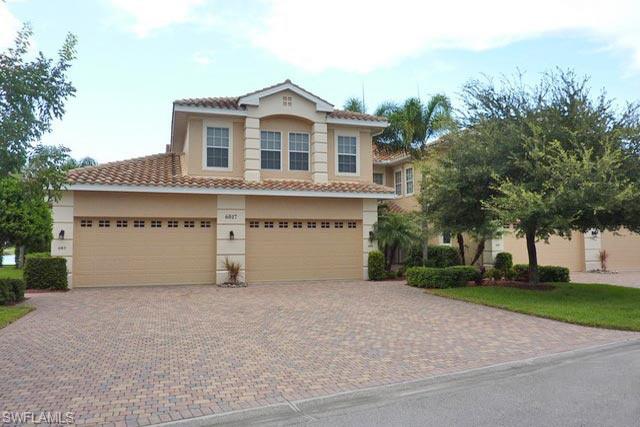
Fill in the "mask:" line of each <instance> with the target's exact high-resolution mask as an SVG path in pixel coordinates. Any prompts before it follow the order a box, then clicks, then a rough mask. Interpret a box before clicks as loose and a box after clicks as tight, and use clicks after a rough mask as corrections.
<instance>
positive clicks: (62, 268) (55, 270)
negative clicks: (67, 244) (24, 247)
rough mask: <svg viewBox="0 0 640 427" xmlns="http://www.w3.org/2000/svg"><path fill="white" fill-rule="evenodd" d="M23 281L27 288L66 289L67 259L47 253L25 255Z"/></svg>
mask: <svg viewBox="0 0 640 427" xmlns="http://www.w3.org/2000/svg"><path fill="white" fill-rule="evenodd" d="M24 282H25V284H26V286H27V289H67V286H68V284H67V260H66V259H64V258H62V257H52V256H50V255H49V254H47V253H34V254H29V255H27V257H26V261H25V266H24Z"/></svg>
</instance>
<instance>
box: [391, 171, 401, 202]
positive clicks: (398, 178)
mask: <svg viewBox="0 0 640 427" xmlns="http://www.w3.org/2000/svg"><path fill="white" fill-rule="evenodd" d="M393 177H394V184H395V186H396V194H397V195H398V196H401V195H402V171H396V172H395V173H394V174H393Z"/></svg>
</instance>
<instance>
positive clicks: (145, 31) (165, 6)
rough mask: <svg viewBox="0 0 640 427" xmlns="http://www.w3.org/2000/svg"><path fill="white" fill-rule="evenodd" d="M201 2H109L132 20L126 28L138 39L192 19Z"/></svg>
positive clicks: (191, 0)
mask: <svg viewBox="0 0 640 427" xmlns="http://www.w3.org/2000/svg"><path fill="white" fill-rule="evenodd" d="M202 2H203V0H178V1H158V0H111V3H112V4H113V6H115V7H116V8H117V9H118V10H120V11H122V12H124V13H125V14H126V15H128V17H129V18H131V19H132V21H133V22H130V23H128V25H127V26H128V28H129V29H130V30H131V31H132V32H133V33H134V34H136V35H137V36H138V37H146V36H148V35H149V34H151V33H152V32H153V31H155V30H159V29H161V28H164V27H168V26H170V25H173V24H180V23H185V22H189V21H191V20H193V19H194V15H193V12H194V8H195V7H196V6H199V5H200V4H202Z"/></svg>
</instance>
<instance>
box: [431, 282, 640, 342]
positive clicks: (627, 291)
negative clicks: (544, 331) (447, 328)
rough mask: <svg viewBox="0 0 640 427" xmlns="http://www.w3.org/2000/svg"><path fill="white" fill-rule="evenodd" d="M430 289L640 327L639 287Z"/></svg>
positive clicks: (580, 320) (566, 317)
mask: <svg viewBox="0 0 640 427" xmlns="http://www.w3.org/2000/svg"><path fill="white" fill-rule="evenodd" d="M428 292H430V293H433V294H435V295H440V296H443V297H449V298H455V299H460V300H464V301H469V302H473V303H477V304H484V305H488V306H492V307H498V308H503V309H505V310H511V311H516V312H518V313H525V314H531V315H534V316H539V317H546V318H549V319H555V320H561V321H563V322H569V323H576V324H579V325H586V326H597V327H602V328H610V329H623V330H631V331H640V289H634V288H625V287H621V286H612V285H595V284H594V285H585V284H579V283H560V284H557V288H556V289H554V290H550V291H532V290H524V289H516V288H508V287H498V286H477V287H476V286H472V287H466V288H452V289H429V290H428Z"/></svg>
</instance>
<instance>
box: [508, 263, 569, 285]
mask: <svg viewBox="0 0 640 427" xmlns="http://www.w3.org/2000/svg"><path fill="white" fill-rule="evenodd" d="M513 275H514V280H518V281H521V282H527V281H529V265H528V264H516V265H514V266H513ZM538 275H539V276H540V281H541V282H545V283H549V282H569V281H570V280H571V277H570V274H569V269H568V268H567V267H561V266H559V265H539V266H538Z"/></svg>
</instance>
